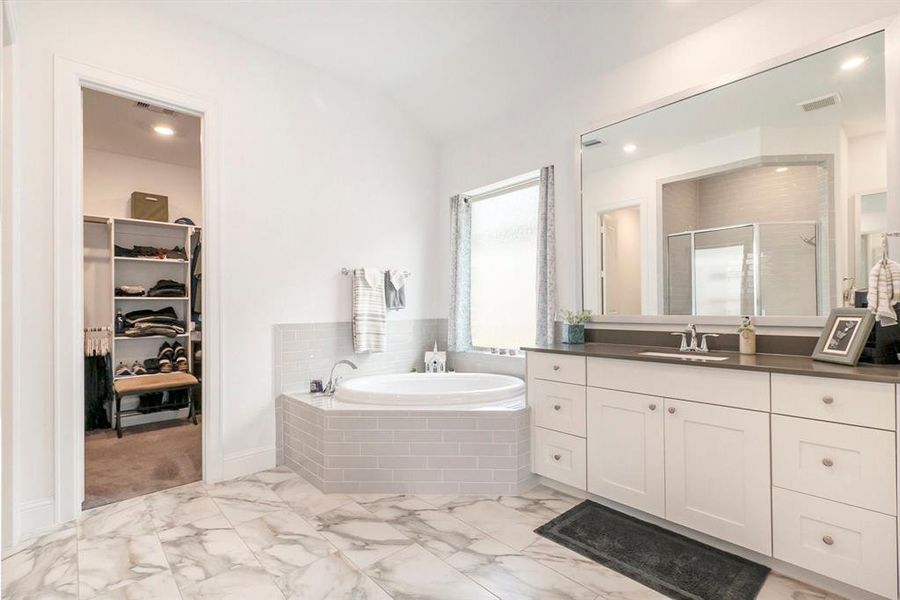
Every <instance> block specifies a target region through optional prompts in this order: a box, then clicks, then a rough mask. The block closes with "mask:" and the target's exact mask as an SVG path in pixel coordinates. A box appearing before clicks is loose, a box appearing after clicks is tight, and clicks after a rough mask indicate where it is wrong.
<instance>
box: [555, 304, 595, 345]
mask: <svg viewBox="0 0 900 600" xmlns="http://www.w3.org/2000/svg"><path fill="white" fill-rule="evenodd" d="M559 318H560V319H561V320H562V321H563V339H562V342H563V344H583V343H584V324H585V323H587V322H588V321H590V320H591V311H589V310H579V311H572V310H561V311H559Z"/></svg>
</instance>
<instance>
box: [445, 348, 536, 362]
mask: <svg viewBox="0 0 900 600" xmlns="http://www.w3.org/2000/svg"><path fill="white" fill-rule="evenodd" d="M450 353H452V354H465V355H471V356H478V357H487V356H494V357H497V358H504V359H510V360H525V351H524V350H519V352H518V353H517V354H516V355H515V356H510V355H509V354H497V353H496V352H491V351H490V350H479V349H477V348H472V349H470V350H463V351H462V352H453V351H452V350H451V351H450Z"/></svg>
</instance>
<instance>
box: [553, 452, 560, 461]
mask: <svg viewBox="0 0 900 600" xmlns="http://www.w3.org/2000/svg"><path fill="white" fill-rule="evenodd" d="M561 458H562V456H560V455H559V454H554V455H553V460H555V461H559V459H561Z"/></svg>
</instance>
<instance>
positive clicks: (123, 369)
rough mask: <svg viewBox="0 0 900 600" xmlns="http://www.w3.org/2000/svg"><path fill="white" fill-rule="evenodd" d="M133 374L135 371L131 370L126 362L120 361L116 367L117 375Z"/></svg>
mask: <svg viewBox="0 0 900 600" xmlns="http://www.w3.org/2000/svg"><path fill="white" fill-rule="evenodd" d="M131 375H134V373H133V372H132V371H131V369H129V368H128V367H126V366H125V363H123V362H120V363H119V365H118V366H117V367H116V377H129V376H131Z"/></svg>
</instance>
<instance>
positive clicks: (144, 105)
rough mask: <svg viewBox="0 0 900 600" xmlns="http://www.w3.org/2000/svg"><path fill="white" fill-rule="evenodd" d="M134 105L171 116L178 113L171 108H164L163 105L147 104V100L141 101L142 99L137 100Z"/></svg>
mask: <svg viewBox="0 0 900 600" xmlns="http://www.w3.org/2000/svg"><path fill="white" fill-rule="evenodd" d="M134 105H135V107H137V108H141V109H144V110H149V111H150V112H153V113H156V114H159V115H166V116H169V117H174V116H176V115H177V114H178V113H176V112H175V111H174V110H172V109H171V108H163V107H161V106H153V105H152V104H147V103H146V102H141V101H140V100H139V101H137V102H135V103H134Z"/></svg>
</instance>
